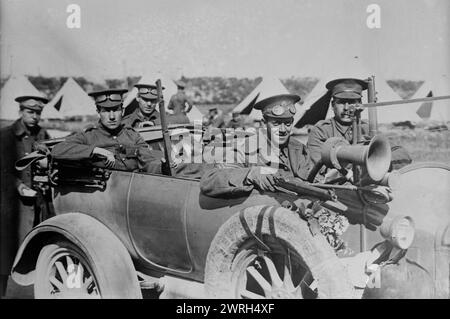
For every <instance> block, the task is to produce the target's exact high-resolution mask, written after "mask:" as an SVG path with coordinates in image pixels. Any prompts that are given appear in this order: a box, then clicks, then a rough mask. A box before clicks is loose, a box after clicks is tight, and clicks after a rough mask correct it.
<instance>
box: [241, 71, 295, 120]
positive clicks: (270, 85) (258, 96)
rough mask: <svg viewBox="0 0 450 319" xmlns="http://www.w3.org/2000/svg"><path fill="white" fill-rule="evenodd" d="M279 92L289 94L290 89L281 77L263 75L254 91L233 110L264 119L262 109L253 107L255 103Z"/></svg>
mask: <svg viewBox="0 0 450 319" xmlns="http://www.w3.org/2000/svg"><path fill="white" fill-rule="evenodd" d="M278 94H289V91H288V90H287V89H286V87H285V86H284V85H283V83H281V81H280V80H279V79H277V78H275V77H270V76H266V77H263V79H262V81H261V82H260V83H259V84H258V85H257V86H256V87H255V88H254V89H253V91H251V92H250V94H249V95H247V97H246V98H245V99H243V100H242V101H241V102H240V103H239V104H238V105H237V106H236V107H235V108H234V109H233V112H239V113H240V114H246V115H248V116H249V117H250V118H251V119H253V120H260V119H262V114H261V111H260V110H255V109H253V105H255V103H256V102H258V101H261V100H263V99H265V98H268V97H270V96H273V95H278ZM297 109H298V106H297Z"/></svg>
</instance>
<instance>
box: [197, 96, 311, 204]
mask: <svg viewBox="0 0 450 319" xmlns="http://www.w3.org/2000/svg"><path fill="white" fill-rule="evenodd" d="M298 101H300V97H299V96H298V95H292V94H281V95H275V96H272V97H269V98H266V99H264V100H261V101H260V102H258V103H256V104H255V106H254V108H255V109H259V110H261V111H262V113H263V118H264V122H265V126H266V128H265V129H264V131H263V132H264V134H262V135H263V137H264V138H263V141H260V142H259V143H258V147H257V148H256V152H257V156H256V162H255V163H250V162H249V161H248V159H249V156H248V154H237V156H238V158H240V159H243V160H238V163H218V164H216V167H215V168H214V169H212V170H210V171H209V172H207V173H205V174H204V175H203V177H202V180H201V183H200V188H201V190H202V192H203V193H204V194H206V195H208V196H216V197H217V196H229V195H236V196H242V195H245V194H248V193H249V192H251V191H252V190H253V189H254V188H256V189H258V190H260V191H275V176H276V175H281V176H295V177H300V178H302V179H306V177H307V174H308V172H309V170H310V169H311V168H312V163H311V161H310V159H309V156H308V154H307V152H306V147H305V146H304V145H303V144H302V143H301V142H299V141H298V140H296V139H292V138H290V132H291V129H292V125H293V121H294V115H295V113H296V108H295V103H297V102H298ZM261 143H267V148H268V149H269V150H268V151H267V152H263V151H261V147H262V146H263V145H264V144H261ZM274 148H278V152H275V149H274ZM237 151H238V152H239V150H237ZM276 153H278V156H277V158H274V157H273V154H276Z"/></svg>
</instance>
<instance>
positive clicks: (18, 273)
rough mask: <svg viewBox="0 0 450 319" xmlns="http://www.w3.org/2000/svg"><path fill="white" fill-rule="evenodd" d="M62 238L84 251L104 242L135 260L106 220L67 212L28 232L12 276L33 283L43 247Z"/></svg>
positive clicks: (127, 259) (126, 258) (25, 283)
mask: <svg viewBox="0 0 450 319" xmlns="http://www.w3.org/2000/svg"><path fill="white" fill-rule="evenodd" d="M58 238H59V239H60V238H64V239H66V240H69V241H71V242H72V243H73V244H75V245H76V246H78V247H79V248H80V249H82V250H84V251H90V247H96V246H98V245H101V249H108V250H109V251H111V253H114V254H119V255H120V259H121V260H123V261H124V262H127V263H129V264H131V265H132V264H133V263H132V260H131V257H130V254H129V252H128V251H127V249H126V248H125V246H124V245H123V244H122V242H121V241H120V240H119V239H118V238H117V236H116V235H115V234H114V233H113V232H112V231H111V230H110V229H108V228H107V227H106V226H105V225H104V224H102V223H101V222H100V221H98V220H97V219H95V218H93V217H91V216H89V215H86V214H82V213H76V212H75V213H66V214H62V215H58V216H55V217H52V218H49V219H47V220H45V221H44V222H42V223H40V224H39V225H38V226H36V227H34V228H33V229H32V230H31V231H30V232H29V233H28V234H27V236H26V237H25V239H24V240H23V242H22V244H21V245H20V247H19V250H18V252H17V255H16V258H15V260H14V263H13V267H12V270H11V277H12V279H13V280H14V281H15V282H17V283H18V284H20V285H23V286H28V285H31V284H33V283H34V274H35V271H34V270H35V265H36V261H37V259H38V257H39V253H40V251H41V249H42V248H43V247H44V246H45V245H47V244H49V243H51V242H53V241H54V240H56V239H58ZM102 266H105V265H102Z"/></svg>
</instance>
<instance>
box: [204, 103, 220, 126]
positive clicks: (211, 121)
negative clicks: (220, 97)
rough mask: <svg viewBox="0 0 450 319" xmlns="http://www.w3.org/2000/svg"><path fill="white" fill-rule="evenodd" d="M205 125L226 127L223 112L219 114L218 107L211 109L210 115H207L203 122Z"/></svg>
mask: <svg viewBox="0 0 450 319" xmlns="http://www.w3.org/2000/svg"><path fill="white" fill-rule="evenodd" d="M203 125H204V126H205V127H218V128H223V127H225V121H224V119H223V114H222V112H219V110H217V108H216V107H213V108H211V109H209V112H208V115H206V116H205V118H204V120H203Z"/></svg>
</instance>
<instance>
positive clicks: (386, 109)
mask: <svg viewBox="0 0 450 319" xmlns="http://www.w3.org/2000/svg"><path fill="white" fill-rule="evenodd" d="M380 80H381V78H379V77H375V91H376V92H377V102H387V101H394V100H401V97H400V96H399V95H398V94H397V93H395V92H394V90H392V88H391V87H390V86H389V85H388V84H387V82H386V81H384V80H382V81H380ZM416 109H417V107H414V106H413V105H412V104H398V105H389V106H381V107H378V108H377V120H378V123H395V122H403V121H411V122H417V121H419V120H420V118H419V116H418V115H417V113H416Z"/></svg>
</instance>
